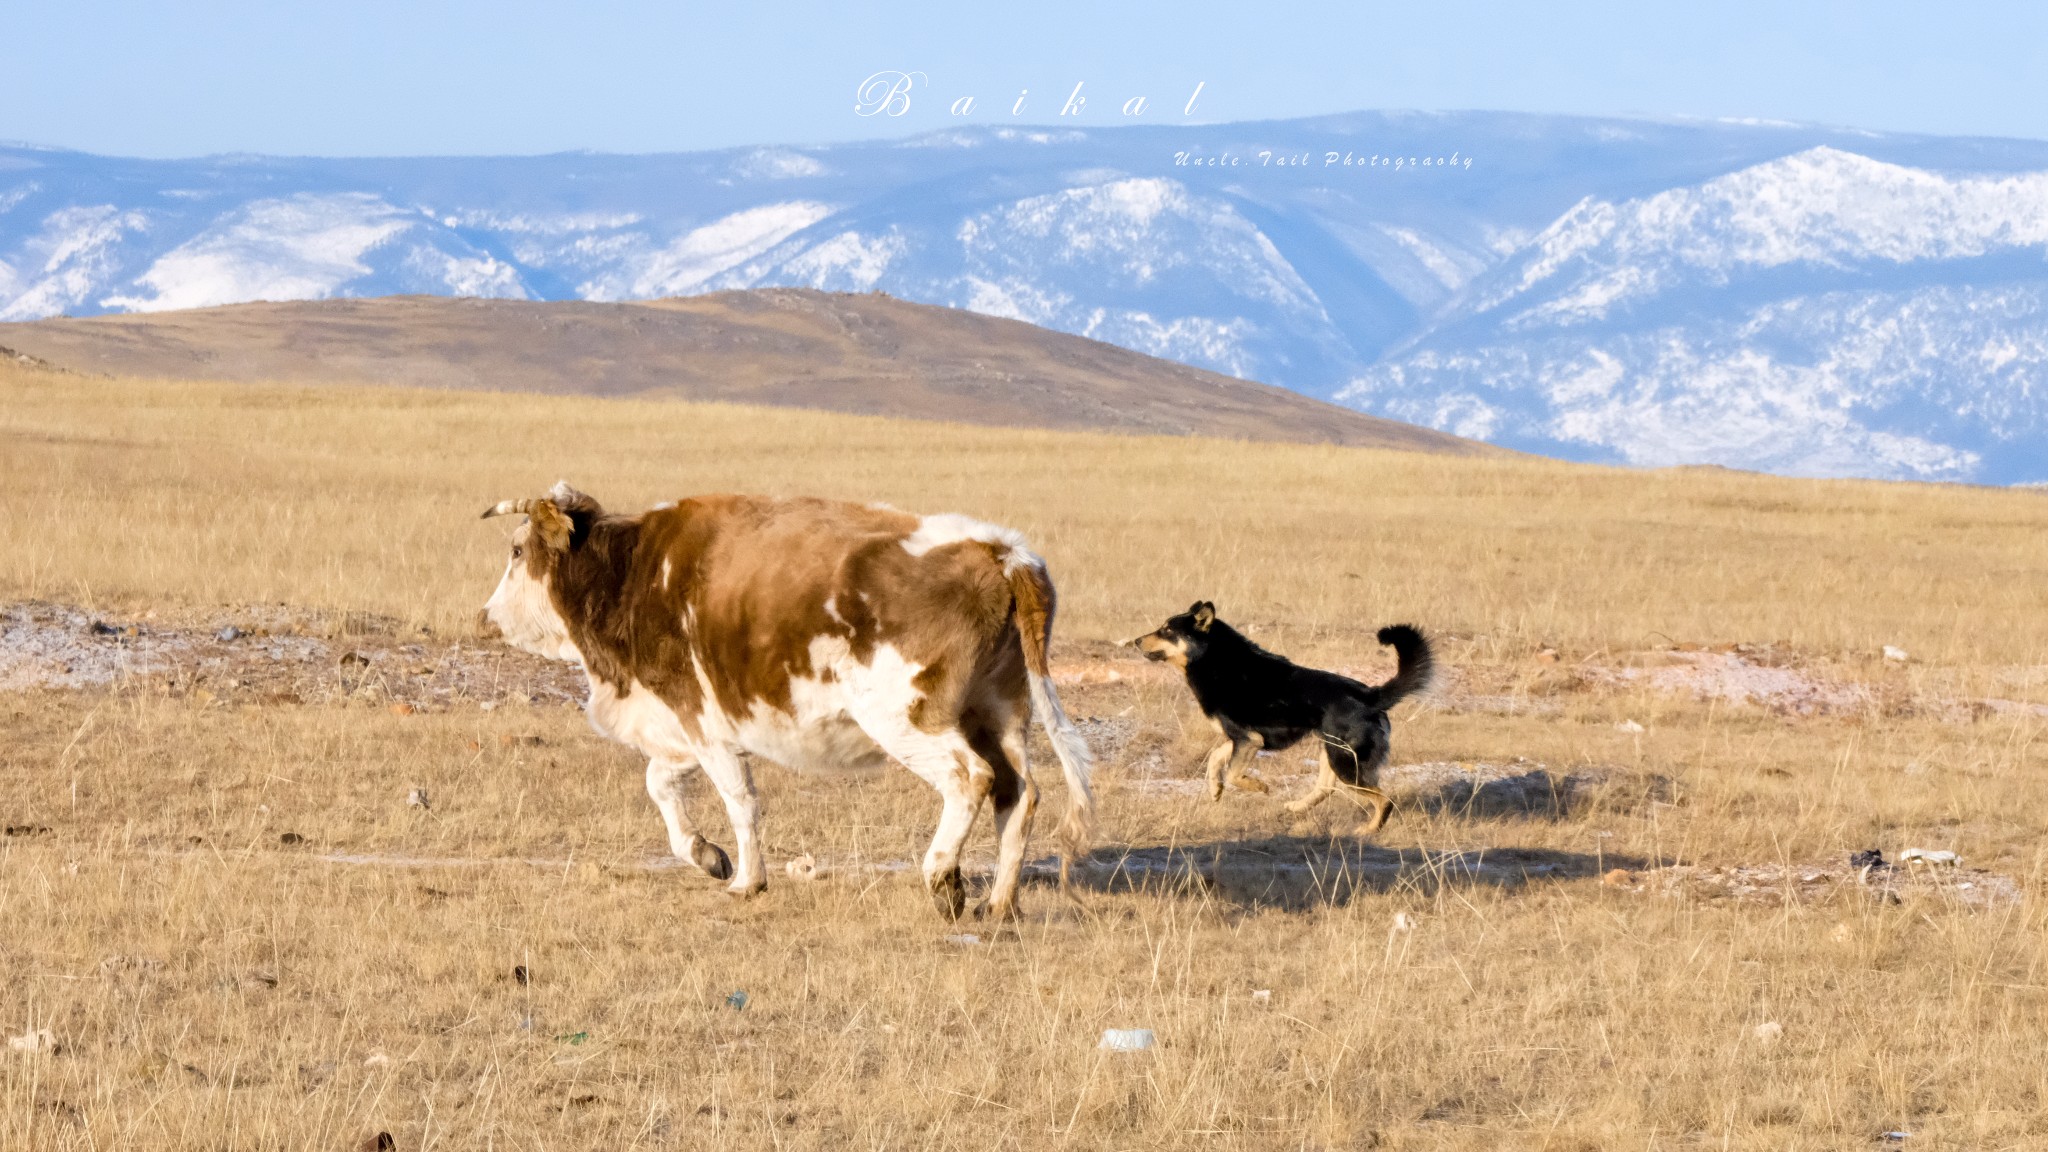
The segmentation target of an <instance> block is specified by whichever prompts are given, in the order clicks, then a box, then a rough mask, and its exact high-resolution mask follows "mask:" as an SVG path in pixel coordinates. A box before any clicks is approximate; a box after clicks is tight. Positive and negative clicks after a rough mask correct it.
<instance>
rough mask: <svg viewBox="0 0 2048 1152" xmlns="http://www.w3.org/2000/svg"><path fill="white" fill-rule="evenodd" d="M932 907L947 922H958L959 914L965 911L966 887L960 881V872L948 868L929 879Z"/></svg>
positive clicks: (956, 869)
mask: <svg viewBox="0 0 2048 1152" xmlns="http://www.w3.org/2000/svg"><path fill="white" fill-rule="evenodd" d="M931 886H932V906H933V907H935V908H937V909H938V910H939V915H941V916H944V917H945V918H946V919H948V920H958V919H959V918H960V913H962V912H964V911H966V910H967V885H965V884H963V883H961V881H960V870H959V869H958V868H948V869H946V870H945V871H944V872H941V873H939V874H938V875H937V876H934V877H932V879H931Z"/></svg>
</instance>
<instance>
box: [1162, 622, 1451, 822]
mask: <svg viewBox="0 0 2048 1152" xmlns="http://www.w3.org/2000/svg"><path fill="white" fill-rule="evenodd" d="M1379 641H1380V643H1382V644H1387V645H1391V646H1392V647H1393V649H1394V653H1395V655H1396V656H1398V657H1399V658H1400V662H1401V663H1400V669H1399V671H1397V672H1395V673H1394V678H1393V679H1392V680H1389V681H1387V682H1386V683H1385V684H1382V685H1380V686H1378V687H1373V686H1372V685H1369V684H1361V683H1359V682H1358V681H1356V680H1353V679H1351V678H1350V677H1348V676H1339V675H1337V674H1336V673H1335V672H1322V671H1318V670H1316V669H1314V668H1303V667H1301V666H1300V665H1298V664H1294V663H1292V662H1290V661H1289V660H1288V659H1287V658H1286V657H1284V656H1276V655H1274V654H1273V653H1271V652H1268V651H1266V650H1265V649H1263V648H1261V647H1259V646H1258V645H1257V644H1254V643H1252V642H1251V641H1250V640H1247V639H1245V637H1244V634H1243V633H1241V632H1239V631H1238V630H1237V629H1235V628H1232V627H1231V626H1230V625H1228V624H1225V623H1224V622H1223V621H1221V620H1218V619H1217V618H1216V606H1215V605H1214V604H1211V603H1209V602H1208V601H1207V600H1202V601H1198V602H1197V603H1196V604H1195V605H1194V606H1193V607H1191V608H1189V609H1188V610H1187V611H1186V612H1184V613H1182V614H1180V615H1179V616H1175V617H1174V618H1173V619H1171V620H1168V621H1167V622H1166V623H1165V624H1162V625H1160V627H1159V630H1158V631H1156V632H1148V633H1146V634H1145V635H1143V636H1140V637H1138V638H1137V640H1135V641H1133V643H1135V644H1137V646H1138V647H1139V648H1140V649H1141V650H1143V651H1144V653H1145V655H1146V656H1147V657H1148V658H1150V659H1153V660H1164V661H1166V662H1167V663H1169V664H1173V665H1175V666H1177V667H1179V668H1181V669H1182V670H1184V671H1185V672H1186V673H1187V677H1188V687H1190V688H1193V689H1194V690H1195V700H1196V701H1197V702H1198V703H1200V704H1201V706H1202V713H1203V714H1204V715H1206V716H1207V717H1209V720H1210V722H1211V723H1213V724H1215V725H1216V728H1217V731H1218V732H1219V733H1220V734H1221V735H1222V736H1223V743H1221V744H1218V745H1217V746H1216V748H1215V750H1214V751H1212V752H1210V753H1209V760H1208V768H1209V793H1210V795H1211V796H1212V797H1214V798H1215V799H1219V800H1220V799H1222V798H1223V784H1224V780H1225V777H1226V773H1227V775H1228V777H1229V778H1230V779H1233V780H1235V779H1240V778H1241V777H1242V774H1243V772H1244V766H1245V764H1246V763H1247V762H1249V761H1250V760H1251V758H1252V757H1253V756H1254V755H1256V754H1257V753H1258V752H1259V751H1260V750H1261V749H1272V750H1276V751H1277V750H1279V749H1281V748H1286V747H1288V746H1290V745H1292V744H1294V743H1296V742H1297V741H1299V740H1300V739H1301V738H1302V737H1304V736H1307V735H1308V734H1309V733H1311V732H1313V733H1315V734H1316V735H1317V736H1319V737H1321V738H1322V745H1323V756H1322V759H1323V771H1322V775H1320V776H1319V777H1317V779H1316V784H1315V787H1314V788H1313V789H1311V790H1310V791H1309V794H1308V795H1306V796H1304V797H1302V798H1301V799H1299V800H1296V801H1294V802H1293V803H1291V804H1289V805H1288V806H1287V810H1288V811H1290V812H1306V811H1308V810H1309V809H1310V808H1313V807H1315V806H1316V805H1317V804H1320V803H1322V801H1323V800H1324V799H1325V798H1326V797H1328V796H1329V795H1330V793H1332V792H1334V791H1336V790H1337V788H1338V787H1339V786H1340V785H1341V786H1343V787H1344V788H1346V789H1347V790H1349V791H1350V792H1351V793H1352V794H1353V795H1354V796H1357V797H1359V798H1361V799H1369V800H1370V801H1371V802H1372V805H1373V817H1372V821H1371V823H1370V824H1369V825H1367V826H1366V827H1365V828H1363V829H1362V831H1364V832H1365V833H1366V834H1368V835H1370V834H1371V833H1374V832H1377V831H1379V830H1380V826H1381V825H1383V824H1385V823H1386V822H1387V814H1388V813H1389V812H1392V811H1393V808H1394V802H1393V801H1392V800H1389V799H1388V798H1387V794H1386V793H1384V792H1382V791H1380V790H1379V787H1378V784H1379V773H1380V767H1381V766H1382V765H1383V764H1385V763H1386V762H1387V751H1388V747H1389V737H1390V735H1391V731H1392V730H1391V728H1390V727H1389V726H1388V724H1387V709H1389V708H1392V707H1393V706H1394V705H1395V704H1397V703H1399V702H1400V700H1401V699H1402V698H1403V697H1406V696H1409V695H1412V694H1414V693H1416V692H1420V691H1422V690H1423V689H1424V688H1426V687H1428V686H1429V679H1430V673H1431V671H1432V670H1433V668H1434V667H1435V664H1434V661H1433V659H1432V657H1431V655H1430V651H1429V641H1427V640H1425V639H1423V636H1422V633H1420V632H1418V631H1416V630H1415V629H1413V628H1411V627H1409V626H1408V625H1406V624H1395V625H1392V626H1391V627H1387V628H1382V629H1380V631H1379Z"/></svg>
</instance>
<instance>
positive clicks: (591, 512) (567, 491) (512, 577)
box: [483, 481, 604, 663]
mask: <svg viewBox="0 0 2048 1152" xmlns="http://www.w3.org/2000/svg"><path fill="white" fill-rule="evenodd" d="M520 513H524V514H525V515H526V523H524V524H521V525H520V526H519V527H517V528H515V529H513V530H512V555H511V556H510V558H508V559H507V560H506V561H505V574H504V575H503V576H501V577H499V578H498V590H497V591H495V592H493V593H491V598H490V600H489V601H487V602H486V603H485V604H484V610H483V618H484V619H485V620H487V621H489V622H490V623H491V624H492V625H495V626H496V627H497V629H498V631H499V632H501V633H502V634H503V635H504V637H505V642H506V643H508V644H510V645H512V646H513V647H515V648H519V649H522V650H524V651H527V652H531V653H533V654H534V655H536V656H546V657H548V658H549V659H553V660H570V661H575V662H579V663H580V662H581V661H582V658H583V657H582V654H581V653H580V652H578V651H577V650H576V643H575V641H574V640H572V639H570V637H569V624H568V621H566V620H564V619H563V618H562V613H561V610H560V609H559V608H557V607H556V605H555V598H554V596H553V595H552V590H553V588H554V587H555V584H556V582H557V580H558V579H559V578H560V573H561V569H562V566H563V563H564V561H566V560H567V559H568V558H569V557H570V556H571V555H572V554H573V553H574V552H575V551H576V549H578V548H580V547H582V545H583V542H584V541H585V540H586V539H587V538H588V537H589V535H590V526H591V524H592V523H594V522H595V521H596V520H597V518H598V517H599V516H601V515H603V514H604V509H603V508H601V507H599V506H598V503H597V501H595V500H592V499H591V498H590V497H588V496H585V495H584V494H583V493H581V492H578V491H576V490H575V489H574V488H571V487H569V485H568V483H567V482H566V481H563V482H559V483H557V484H556V485H555V486H554V487H553V488H552V489H550V490H549V491H548V494H547V495H546V496H543V497H541V498H540V499H538V500H501V501H499V502H498V503H496V504H494V505H492V506H491V507H490V508H488V509H486V510H485V512H484V518H485V519H489V518H490V517H492V516H513V515H518V514H520Z"/></svg>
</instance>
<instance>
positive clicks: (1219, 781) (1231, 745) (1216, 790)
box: [1207, 738, 1237, 800]
mask: <svg viewBox="0 0 2048 1152" xmlns="http://www.w3.org/2000/svg"><path fill="white" fill-rule="evenodd" d="M1236 750H1237V742H1236V741H1234V740H1230V739H1228V738H1226V739H1225V740H1224V741H1223V743H1221V744H1218V745H1216V747H1214V748H1211V749H1209V759H1208V764H1207V766H1208V770H1209V799H1211V800H1221V799H1223V773H1224V770H1225V769H1227V768H1229V767H1230V763H1231V761H1233V760H1235V759H1236V758H1237V756H1236Z"/></svg>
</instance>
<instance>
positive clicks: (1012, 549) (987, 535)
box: [903, 512, 1044, 575]
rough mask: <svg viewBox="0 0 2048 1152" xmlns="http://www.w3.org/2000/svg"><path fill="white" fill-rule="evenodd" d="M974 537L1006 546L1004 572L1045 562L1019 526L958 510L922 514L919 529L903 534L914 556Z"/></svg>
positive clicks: (904, 540)
mask: <svg viewBox="0 0 2048 1152" xmlns="http://www.w3.org/2000/svg"><path fill="white" fill-rule="evenodd" d="M967 540H972V541H975V542H977V543H981V544H988V545H992V546H994V547H996V548H999V549H1003V550H1004V552H1003V573H1004V574H1005V575H1008V574H1009V573H1010V572H1013V571H1015V570H1016V569H1018V568H1023V567H1037V566H1041V565H1042V564H1043V563H1044V562H1043V561H1041V560H1039V558H1038V557H1037V556H1035V555H1033V554H1032V552H1031V548H1030V546H1028V545H1027V544H1025V543H1024V534H1023V533H1022V532H1019V531H1017V530H1016V529H1015V528H1005V527H1003V526H1001V525H999V524H990V523H988V522H987V521H984V520H976V519H974V518H973V517H972V516H962V515H960V514H959V513H958V512H942V513H940V514H938V515H936V516H924V517H920V518H919V519H918V522H917V531H915V532H912V533H911V534H910V535H908V536H905V537H904V538H903V550H904V551H905V552H908V553H910V554H911V555H912V556H922V555H924V554H925V553H927V552H930V551H931V550H932V549H934V548H943V547H945V546H946V545H948V544H958V543H961V542H962V541H967Z"/></svg>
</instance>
